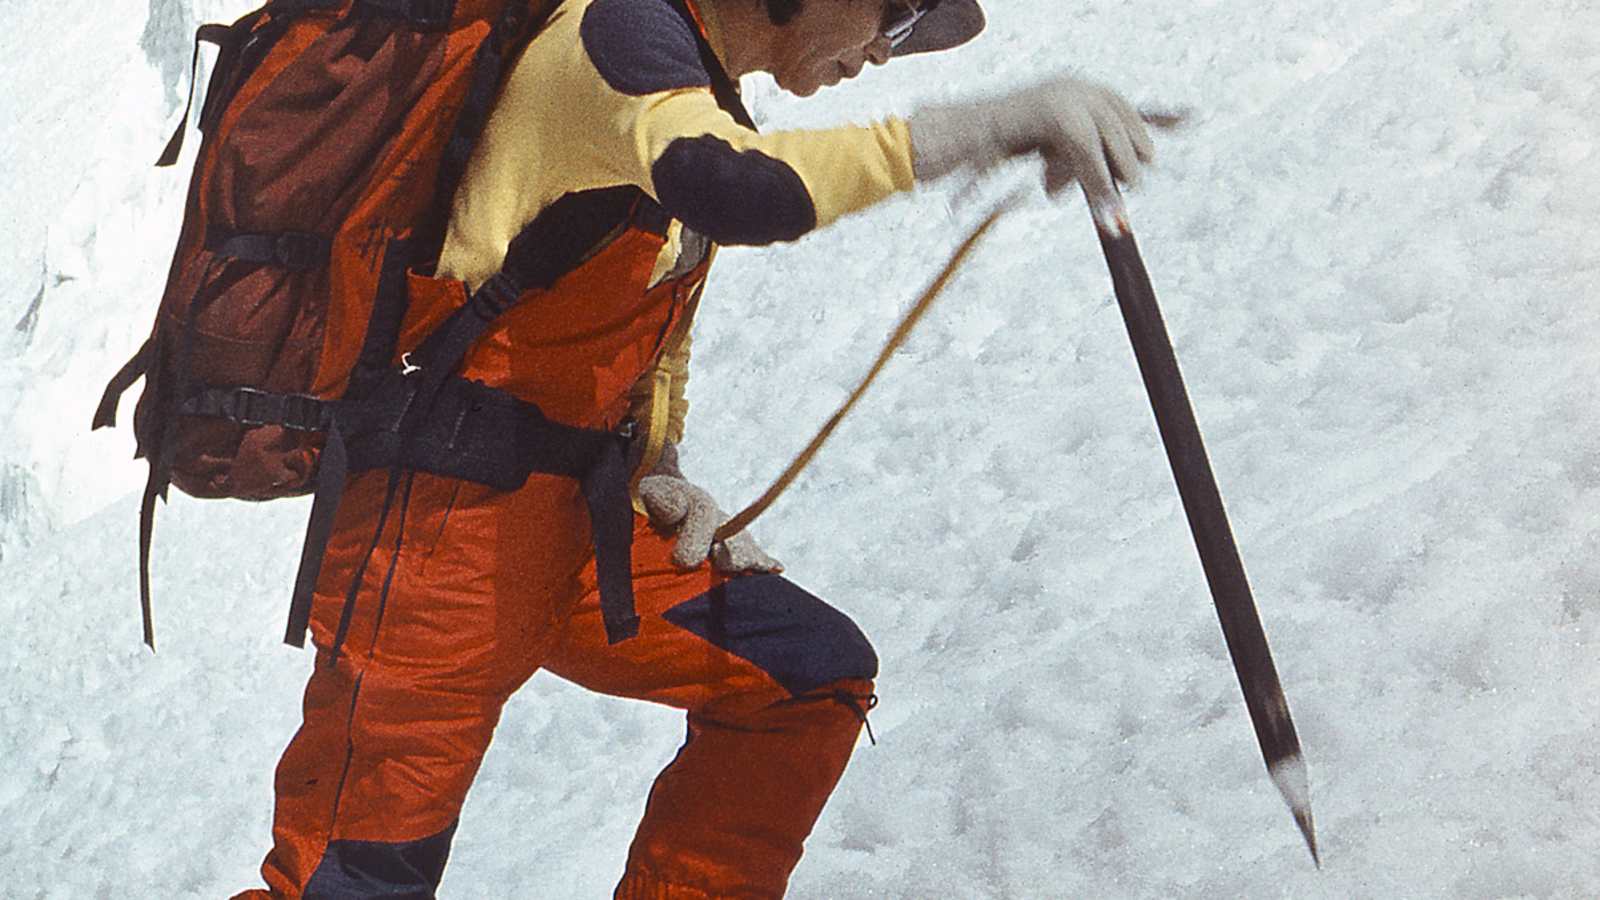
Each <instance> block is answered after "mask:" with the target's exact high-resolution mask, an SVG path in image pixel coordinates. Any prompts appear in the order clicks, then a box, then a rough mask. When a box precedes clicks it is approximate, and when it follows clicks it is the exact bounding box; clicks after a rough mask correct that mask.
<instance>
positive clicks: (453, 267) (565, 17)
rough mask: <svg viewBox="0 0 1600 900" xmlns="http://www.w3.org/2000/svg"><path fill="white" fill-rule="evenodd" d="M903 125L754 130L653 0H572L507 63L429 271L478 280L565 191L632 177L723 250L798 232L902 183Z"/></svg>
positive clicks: (907, 149)
mask: <svg viewBox="0 0 1600 900" xmlns="http://www.w3.org/2000/svg"><path fill="white" fill-rule="evenodd" d="M911 159H912V154H911V135H910V129H909V128H908V127H907V126H906V124H905V122H903V121H900V120H898V119H893V118H890V119H886V120H884V121H880V122H876V123H873V124H870V125H844V126H840V127H836V128H825V129H815V130H791V131H773V132H765V133H757V132H756V131H754V130H752V129H749V128H745V127H744V126H742V125H740V124H739V123H738V122H736V121H735V120H734V118H733V117H732V116H731V115H729V114H728V113H727V112H725V111H724V110H722V109H721V108H720V107H719V106H718V105H717V102H716V98H715V97H714V96H713V94H712V91H711V76H710V74H709V73H708V72H707V70H706V68H705V66H704V63H702V61H701V58H700V55H699V49H698V44H697V43H696V37H695V34H694V32H692V31H691V30H690V29H689V26H688V25H687V24H686V23H685V22H684V21H683V20H682V19H681V18H679V16H678V15H677V14H676V13H675V12H673V11H672V9H671V8H670V7H669V6H668V5H667V4H666V3H665V2H657V0H568V2H565V3H562V4H561V6H560V7H559V8H558V9H557V11H556V13H555V14H554V15H553V16H552V18H551V19H550V21H549V22H548V24H547V25H546V28H545V30H544V31H543V32H541V33H540V34H539V36H538V37H536V38H534V40H533V41H531V42H530V43H529V44H528V46H527V48H526V49H525V50H524V52H523V54H522V56H520V57H519V58H518V60H517V61H516V62H515V63H514V64H513V66H512V70H511V72H510V74H509V75H508V77H507V79H506V83H505V85H504V86H503V87H502V90H501V95H500V98H499V99H498V100H497V101H496V103H495V108H494V111H493V113H492V114H491V116H490V119H489V122H488V124H487V126H486V127H485V129H484V133H483V135H482V137H481V138H480V141H479V145H478V147H477V149H476V150H475V151H474V153H473V157H472V159H471V160H470V161H469V163H468V166H467V172H466V176H465V178H464V180H463V183H462V187H461V189H460V190H458V191H457V192H456V195H455V197H454V199H453V201H452V209H451V217H450V225H449V229H448V233H447V236H446V237H447V240H446V245H445V248H444V253H443V255H442V257H441V260H440V265H439V270H440V271H441V272H444V273H448V274H450V275H451V276H453V277H458V278H462V279H463V280H465V281H467V282H468V283H469V284H472V285H476V284H478V283H480V282H481V281H482V280H483V279H485V278H487V277H488V276H489V275H492V274H493V273H494V272H496V271H498V269H499V267H500V264H501V262H502V261H503V260H504V258H505V253H506V250H507V248H508V247H509V246H510V243H511V241H512V240H513V239H514V238H515V237H516V236H517V235H518V234H519V233H520V232H521V230H522V228H523V227H524V226H525V225H526V224H527V223H528V222H531V221H533V219H534V218H535V217H536V216H537V215H538V214H539V212H540V211H541V210H543V209H545V208H547V207H548V206H549V205H550V204H551V203H554V202H555V201H556V200H558V199H560V198H561V197H562V196H565V195H566V194H570V193H575V192H578V191H585V190H592V189H595V188H608V187H616V186H618V185H634V186H636V187H639V188H640V189H642V190H644V191H645V192H646V193H647V194H649V195H650V196H651V197H652V198H653V199H655V200H656V201H657V202H659V203H660V204H661V205H662V206H663V207H664V208H665V210H666V211H667V213H668V214H669V215H671V216H672V217H673V218H675V219H678V220H679V221H681V222H683V223H685V224H686V225H689V226H690V227H692V228H694V229H695V230H696V231H699V232H700V233H701V234H704V235H707V236H708V237H710V238H711V239H712V240H713V241H715V242H716V243H719V244H723V245H740V244H743V245H752V244H769V243H773V242H776V241H786V240H794V239H796V238H799V237H800V236H802V235H804V234H805V233H807V232H808V231H811V230H812V229H814V228H820V227H823V226H826V225H828V224H830V223H832V222H834V221H835V220H837V219H839V218H840V217H841V216H845V215H848V214H850V213H852V212H854V211H856V210H860V209H863V208H865V207H868V206H871V205H872V204H874V203H877V202H879V201H881V200H883V199H885V198H887V197H889V196H891V195H892V194H894V193H895V192H897V191H903V190H909V189H911V187H912V186H913V182H914V179H913V176H912V168H911Z"/></svg>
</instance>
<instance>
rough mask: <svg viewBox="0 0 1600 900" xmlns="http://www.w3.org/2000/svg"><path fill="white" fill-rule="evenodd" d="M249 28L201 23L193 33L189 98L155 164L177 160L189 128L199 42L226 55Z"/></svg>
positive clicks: (235, 46)
mask: <svg viewBox="0 0 1600 900" xmlns="http://www.w3.org/2000/svg"><path fill="white" fill-rule="evenodd" d="M252 21H253V19H252ZM249 31H250V29H249V28H244V29H241V28H239V25H238V24H237V23H236V24H234V25H231V26H230V25H214V24H213V25H201V26H200V27H199V29H197V30H196V31H195V33H194V58H193V59H191V60H190V61H189V100H188V102H187V103H186V104H185V105H184V107H183V118H181V119H179V120H178V127H177V128H176V129H174V130H173V132H172V137H171V138H168V139H167V148H166V149H165V150H162V151H161V158H160V159H158V160H156V165H157V166H161V167H165V166H170V165H173V164H175V163H177V161H178V154H179V153H182V152H183V136H184V134H185V133H187V132H188V130H189V113H190V112H192V111H193V110H194V88H195V75H197V74H199V72H200V42H201V41H206V42H208V43H212V44H216V45H217V46H218V47H220V48H222V50H223V53H224V54H225V55H226V54H227V52H228V51H229V50H230V49H236V48H237V46H238V44H239V43H240V42H241V41H242V40H243V38H244V36H245V35H246V34H249Z"/></svg>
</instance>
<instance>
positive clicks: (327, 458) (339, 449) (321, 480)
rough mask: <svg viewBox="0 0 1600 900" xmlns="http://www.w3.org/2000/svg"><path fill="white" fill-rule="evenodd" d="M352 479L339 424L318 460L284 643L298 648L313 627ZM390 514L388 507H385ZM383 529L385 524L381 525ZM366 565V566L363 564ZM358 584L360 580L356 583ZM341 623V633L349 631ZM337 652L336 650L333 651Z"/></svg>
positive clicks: (329, 435)
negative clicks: (325, 563) (314, 605)
mask: <svg viewBox="0 0 1600 900" xmlns="http://www.w3.org/2000/svg"><path fill="white" fill-rule="evenodd" d="M349 479H350V456H349V453H348V452H347V450H346V449H345V443H344V432H343V431H342V430H341V429H340V428H339V424H338V422H337V421H335V422H334V423H333V425H332V426H331V427H330V428H329V429H328V437H327V440H326V441H325V442H324V443H323V445H322V453H321V455H320V456H318V457H317V490H316V493H315V494H314V495H313V496H312V499H311V518H310V520H309V521H307V523H306V540H305V544H304V545H303V546H302V547H301V548H300V567H299V569H297V570H296V571H295V576H294V594H293V595H292V597H291V598H290V600H289V626H288V630H287V631H286V632H285V633H284V635H283V642H284V643H286V644H290V645H292V646H295V647H304V646H305V645H306V628H307V627H308V626H309V625H310V624H311V598H312V593H313V592H314V591H315V590H316V588H317V575H318V574H320V573H321V572H322V557H323V555H324V554H325V553H326V552H327V549H328V538H329V537H331V536H332V534H333V518H334V513H336V512H338V511H339V496H340V495H341V494H343V493H344V488H345V484H346V483H347V482H348V481H349ZM384 509H385V511H386V512H387V509H388V505H387V504H385V506H384ZM378 530H379V531H382V530H383V522H382V521H381V520H380V521H379V523H378ZM362 565H363V566H365V563H364V562H363V564H362ZM357 583H358V584H359V583H360V582H359V580H358V581H357ZM348 627H349V626H348V624H346V623H343V622H341V629H340V630H341V632H342V631H343V630H344V629H345V628H348ZM334 652H335V654H337V653H338V651H337V650H335V651H334Z"/></svg>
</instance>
